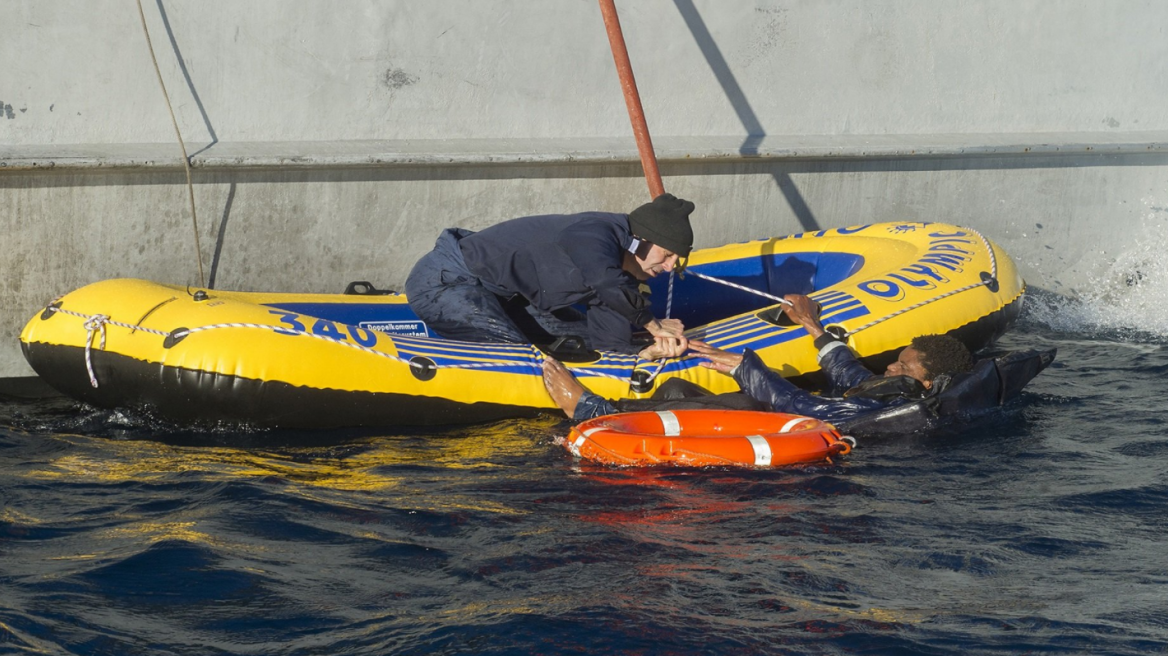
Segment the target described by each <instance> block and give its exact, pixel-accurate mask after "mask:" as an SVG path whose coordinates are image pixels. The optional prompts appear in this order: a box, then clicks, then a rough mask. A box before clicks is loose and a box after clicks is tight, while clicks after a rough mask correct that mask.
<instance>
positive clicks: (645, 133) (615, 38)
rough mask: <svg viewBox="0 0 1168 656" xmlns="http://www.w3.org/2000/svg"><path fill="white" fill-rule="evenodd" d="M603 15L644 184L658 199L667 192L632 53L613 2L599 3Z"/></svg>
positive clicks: (602, 0) (608, 0) (651, 195)
mask: <svg viewBox="0 0 1168 656" xmlns="http://www.w3.org/2000/svg"><path fill="white" fill-rule="evenodd" d="M600 13H601V14H602V15H603V16H604V27H605V29H606V30H607V31H608V42H609V44H610V45H611V46H612V58H613V61H615V62H616V72H617V75H619V76H620V82H621V89H623V90H624V93H625V105H627V106H628V108H629V122H630V123H632V124H633V136H634V137H636V139H637V150H638V151H639V152H640V154H641V168H642V169H644V170H645V182H647V183H648V184H649V196H650V197H651V198H656V197H658V196H660V195H661V194H663V193H665V185H663V184H662V183H661V171H659V170H658V169H657V155H656V154H655V153H654V152H653V139H652V138H650V137H649V126H648V124H646V123H645V110H644V109H643V108H642V107H641V95H640V94H638V93H637V81H636V80H635V79H634V78H633V65H632V64H631V63H630V62H629V51H628V49H626V48H625V37H624V34H622V33H621V26H620V19H619V18H618V17H617V15H616V4H615V2H614V0H600Z"/></svg>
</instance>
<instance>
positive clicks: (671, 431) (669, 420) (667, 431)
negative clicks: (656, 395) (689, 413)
mask: <svg viewBox="0 0 1168 656" xmlns="http://www.w3.org/2000/svg"><path fill="white" fill-rule="evenodd" d="M657 416H658V417H661V428H662V430H663V431H664V433H663V435H665V436H666V437H677V436H678V435H681V422H680V421H678V420H677V415H675V414H673V413H672V412H670V411H668V410H658V411H657Z"/></svg>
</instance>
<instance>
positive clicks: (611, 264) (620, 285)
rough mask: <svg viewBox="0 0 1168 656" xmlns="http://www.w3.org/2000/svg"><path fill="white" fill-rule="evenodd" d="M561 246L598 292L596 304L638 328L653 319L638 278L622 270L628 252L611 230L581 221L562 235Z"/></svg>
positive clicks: (587, 282)
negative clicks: (625, 254) (622, 248)
mask: <svg viewBox="0 0 1168 656" xmlns="http://www.w3.org/2000/svg"><path fill="white" fill-rule="evenodd" d="M560 247H561V248H563V249H564V252H565V253H567V254H568V257H569V258H571V260H572V263H573V264H575V265H576V268H577V269H579V270H580V274H581V276H582V277H583V279H584V283H585V284H586V285H588V286H589V287H591V288H592V290H593V291H595V292H596V297H595V302H596V303H597V304H599V305H603V306H604V307H606V308H609V309H610V310H612V311H613V312H615V313H617V314H619V315H620V316H622V317H624V319H625V321H627V322H628V323H630V324H632V325H634V326H644V325H645V324H647V323H649V322H650V321H652V320H653V313H652V311H651V310H650V309H649V299H647V298H645V296H644V295H642V294H641V291H640V283H638V282H637V279H636V278H634V277H632V276H631V275H629V274H628V273H627V272H625V270H624V269H622V268H621V262H622V260H623V258H624V251H622V250H621V246H620V243H619V241H618V238H617V236H616V235H615V234H614V233H613V232H612V231H611V230H610V229H608V228H607V227H605V226H602V225H600V226H598V225H597V224H594V223H591V222H587V221H585V222H581V223H579V224H577V225H574V226H572V227H570V228H568V229H566V230H564V232H563V233H562V234H561V235H560Z"/></svg>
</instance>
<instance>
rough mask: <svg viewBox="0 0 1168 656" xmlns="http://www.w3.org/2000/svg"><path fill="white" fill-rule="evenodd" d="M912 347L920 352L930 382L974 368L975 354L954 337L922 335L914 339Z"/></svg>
mask: <svg viewBox="0 0 1168 656" xmlns="http://www.w3.org/2000/svg"><path fill="white" fill-rule="evenodd" d="M911 346H912V347H913V348H914V349H916V350H917V351H919V352H920V354H921V364H922V365H923V366H924V367H925V371H927V372H928V373H929V380H932V379H934V378H936V377H937V376H942V375H948V376H952V375H954V374H960V373H964V372H966V371H969V370H970V369H972V368H973V354H972V353H970V352H969V349H968V348H966V347H965V344H962V343H961V341H960V340H958V339H957V338H956V337H953V336H952V335H921V336H919V337H915V338H913V341H912V344H911Z"/></svg>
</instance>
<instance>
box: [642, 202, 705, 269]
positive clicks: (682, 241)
mask: <svg viewBox="0 0 1168 656" xmlns="http://www.w3.org/2000/svg"><path fill="white" fill-rule="evenodd" d="M693 211H694V204H693V203H691V202H689V201H688V200H682V199H680V198H677V197H676V196H674V195H673V194H661V195H660V196H658V197H656V198H654V199H653V202H652V203H645V204H644V205H642V206H640V207H638V208H637V209H635V210H633V211H632V212H629V229H630V230H632V231H633V234H634V235H636V236H638V237H640V238H641V239H644V240H645V241H648V242H651V243H654V244H657V245H658V246H660V247H661V248H664V249H666V250H669V251H672V252H674V253H677V254H678V255H680V256H681V257H685V256H686V255H689V251H690V249H691V248H693V228H691V227H690V225H689V215H690V213H691V212H693Z"/></svg>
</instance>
